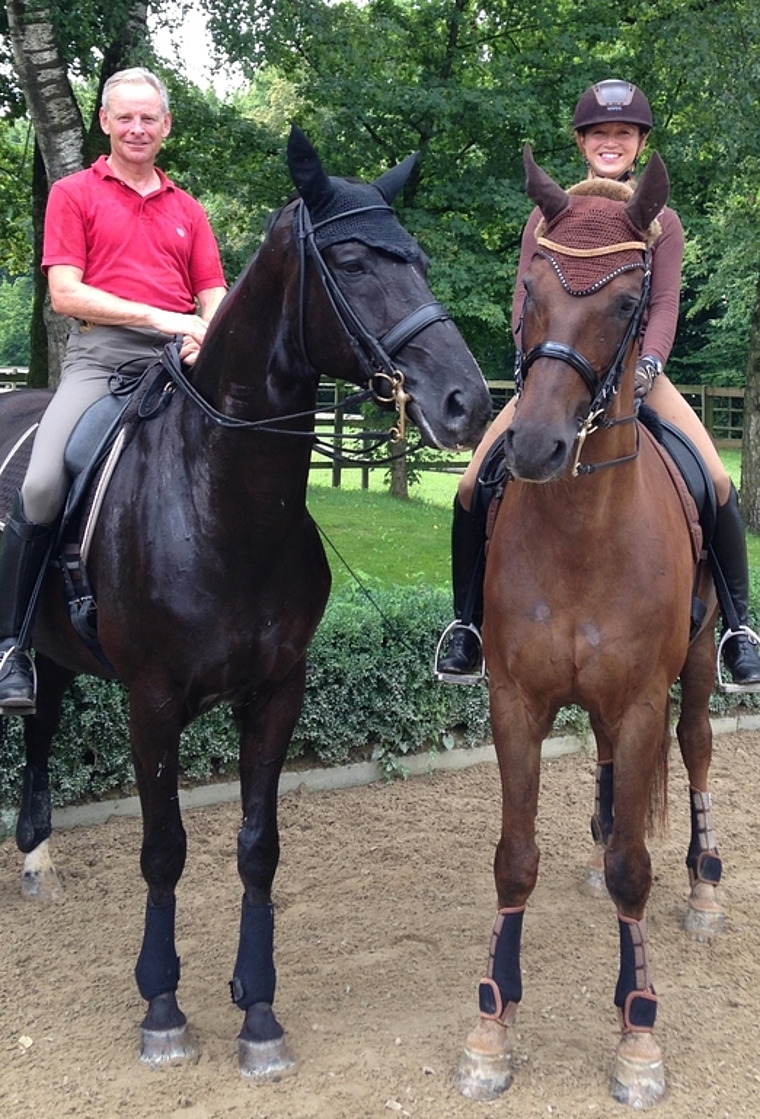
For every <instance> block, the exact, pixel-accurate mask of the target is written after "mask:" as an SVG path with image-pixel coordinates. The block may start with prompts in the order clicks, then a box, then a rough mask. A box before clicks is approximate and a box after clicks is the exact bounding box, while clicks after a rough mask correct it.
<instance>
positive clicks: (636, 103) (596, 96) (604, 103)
mask: <svg viewBox="0 0 760 1119" xmlns="http://www.w3.org/2000/svg"><path fill="white" fill-rule="evenodd" d="M609 120H615V121H623V122H624V123H625V124H637V125H638V126H639V128H641V129H643V130H644V131H645V132H650V131H651V129H652V123H653V122H652V110H651V109H650V107H649V102H648V101H647V99H646V97H645V96H644V94H643V93H642V92H641V90H640V89H639V88H638V86H635V85H632V83H631V82H623V81H620V79H619V78H608V79H607V80H606V81H603V82H597V83H596V85H592V86H589V88H588V89H587V90H586V92H585V93H584V94H582V96H581V99H580V101H579V102H578V104H577V105H576V106H575V114H574V115H573V128H574V129H575V130H576V131H577V132H582V131H583V130H584V129H585V128H590V127H591V126H592V125H594V124H605V123H606V122H607V121H609Z"/></svg>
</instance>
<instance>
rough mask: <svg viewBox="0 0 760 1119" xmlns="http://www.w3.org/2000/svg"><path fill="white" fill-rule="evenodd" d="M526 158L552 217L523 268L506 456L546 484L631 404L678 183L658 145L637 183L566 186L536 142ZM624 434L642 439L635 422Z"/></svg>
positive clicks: (527, 476)
mask: <svg viewBox="0 0 760 1119" xmlns="http://www.w3.org/2000/svg"><path fill="white" fill-rule="evenodd" d="M525 167H526V172H527V190H528V194H529V195H530V197H531V198H532V199H533V201H534V202H536V204H537V205H538V207H539V209H540V210H541V213H542V220H541V221H540V222H539V224H538V226H537V228H536V251H535V254H534V256H533V259H532V261H531V264H530V267H529V269H528V271H527V272H526V273H525V275H524V276H523V277H522V282H523V284H524V286H525V292H526V297H525V304H524V309H523V315H522V320H521V324H520V328H519V331H518V347H519V349H518V360H517V368H516V378H517V383H518V391H519V393H520V397H519V400H518V406H517V411H516V415H515V420H514V422H513V423H512V425H511V427H510V428H509V429H508V431H507V433H506V437H505V454H506V460H507V465H508V466H509V469H510V470H511V472H512V473H513V474H514V475H515V476H516V477H519V478H522V479H523V480H525V481H535V482H545V481H550V480H552V479H553V478H557V477H559V476H560V475H561V474H563V473H564V471H565V470H566V469H567V467H568V465H569V462H570V457H571V454H572V452H573V447H574V445H575V444H576V441H577V440H578V439H579V437H580V440H581V445H582V440H583V439H585V437H586V435H588V434H589V433H590V432H591V431H592V430H595V429H596V426H597V425H598V424H599V423H600V422H603V423H604V424H607V425H610V426H612V425H614V420H607V419H606V417H607V413H608V411H609V412H611V414H614V413H617V412H619V411H620V410H621V408H622V409H627V410H628V412H629V413H631V412H632V409H633V367H634V366H635V360H636V355H637V352H638V350H637V345H638V334H639V329H640V326H641V318H642V315H643V312H644V307H645V303H646V299H647V296H648V290H649V257H650V249H651V246H652V244H653V242H654V240H655V238H656V237H657V236H658V234H659V223H658V222H657V221H656V216H657V214H658V213H659V212H660V211H661V210H662V208H663V206H664V205H665V203H666V201H667V197H668V189H669V185H668V176H667V172H666V171H665V166H664V164H663V162H662V160H661V159H660V157H659V155H658V154H657V153H656V152H654V153H653V154H652V156H651V157H650V159H649V162H648V163H647V166H646V169H645V170H644V173H643V175H642V177H641V180H640V182H639V184H638V186H637V187H636V189H635V190H634V189H633V188H631V187H630V186H628V185H626V184H624V183H618V182H613V181H610V180H608V179H589V180H586V181H584V182H582V183H578V184H577V186H574V187H571V188H570V190H568V191H565V190H562V188H561V187H559V186H558V185H557V184H556V183H555V182H554V181H553V180H552V179H551V178H550V177H549V175H547V174H546V172H544V171H542V170H541V168H539V167H538V166H537V165H536V163H535V162H534V160H533V156H532V153H531V151H530V148H529V147H527V146H526V150H525ZM626 374H629V375H628V376H626ZM617 437H619V438H620V439H623V440H625V439H628V440H630V439H632V438H633V431H632V425H628V429H627V431H626V432H625V433H623V431H622V427H621V430H620V431H619V432H616V438H617ZM576 463H577V455H576Z"/></svg>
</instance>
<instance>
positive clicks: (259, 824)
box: [230, 662, 305, 1081]
mask: <svg viewBox="0 0 760 1119" xmlns="http://www.w3.org/2000/svg"><path fill="white" fill-rule="evenodd" d="M304 681H305V663H304V662H301V663H299V664H298V665H297V666H296V669H295V670H294V672H293V673H291V676H290V677H289V678H288V679H287V680H286V681H285V682H284V683H282V684H280V685H278V686H276V687H273V688H271V689H267V690H262V691H260V692H259V693H258V694H257V695H256V697H255V698H254V699H253V700H252V701H251V702H250V703H249V704H247V705H246V706H245V707H240V708H237V709H236V710H235V717H236V720H237V724H238V727H239V729H240V781H241V794H242V801H243V824H242V827H241V829H240V832H239V833H238V870H239V873H240V877H241V880H242V882H243V887H244V894H243V902H242V915H241V921H240V941H239V946H238V955H237V960H236V962H235V969H234V972H233V977H232V982H231V984H230V988H231V992H232V998H233V1001H234V1002H235V1003H236V1005H237V1006H239V1007H240V1009H241V1010H242V1011H244V1013H245V1021H244V1023H243V1028H242V1030H241V1031H240V1034H239V1035H238V1062H239V1066H240V1071H241V1073H242V1075H243V1076H247V1077H252V1078H253V1079H255V1080H261V1081H263V1080H279V1079H280V1078H281V1077H283V1076H287V1075H289V1074H290V1073H292V1072H294V1071H295V1063H294V1061H293V1058H292V1056H291V1054H290V1051H289V1049H288V1045H287V1042H286V1039H285V1035H284V1031H283V1029H282V1026H281V1025H280V1023H279V1022H278V1021H277V1019H276V1017H275V1015H274V1011H273V1009H272V1004H273V1002H274V994H275V968H274V955H273V953H274V911H273V908H272V882H273V880H274V875H275V871H276V869H277V863H278V860H279V855H280V845H279V838H278V829H277V786H278V782H279V776H280V770H281V769H282V764H283V762H284V760H285V756H286V753H287V749H288V744H289V742H290V737H291V735H292V733H293V728H294V727H295V724H296V721H297V719H298V715H299V713H300V710H301V705H302V703H303V693H304Z"/></svg>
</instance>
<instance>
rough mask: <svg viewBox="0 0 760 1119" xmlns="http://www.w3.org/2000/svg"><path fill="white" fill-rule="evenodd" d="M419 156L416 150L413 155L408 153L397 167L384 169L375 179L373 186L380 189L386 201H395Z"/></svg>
mask: <svg viewBox="0 0 760 1119" xmlns="http://www.w3.org/2000/svg"><path fill="white" fill-rule="evenodd" d="M419 158H420V153H419V152H414V154H413V155H408V156H407V157H406V159H404V160H402V162H401V163H397V164H396V166H395V167H391V169H390V170H389V171H384V172H383V174H382V175H381V176H380V177H379V178H378V179H375V181H374V183H372V186H373V187H376V188H377V189H378V190H379V191H380V193H381V194H382V196H383V198H384V199H385V201H386V202H388V203H389V204H390V203H391V202H392V201H393V199H394V198H395V197H396V195H397V194H398V192H399V191H400V190H401V188H402V186H403V185H404V183H405V182H406V180H407V179H408V178H409V176H410V175H411V173H412V171H413V170H414V168H415V166H416V164H417V160H418V159H419Z"/></svg>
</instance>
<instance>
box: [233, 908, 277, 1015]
mask: <svg viewBox="0 0 760 1119" xmlns="http://www.w3.org/2000/svg"><path fill="white" fill-rule="evenodd" d="M276 982H277V974H276V972H275V967H274V909H273V907H272V906H271V905H269V904H265V905H256V904H254V903H253V902H250V901H247V900H246V898H243V908H242V913H241V917H240V943H239V946H238V956H237V961H236V963H235V970H234V972H233V975H232V980H231V982H230V993H231V995H232V1001H233V1002H234V1003H235V1004H236V1005H237V1006H239V1007H240V1009H241V1010H248V1008H249V1007H252V1006H253V1005H254V1004H255V1003H266V1004H269V1005H270V1006H271V1004H272V1003H273V1002H274V991H275V985H276Z"/></svg>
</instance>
